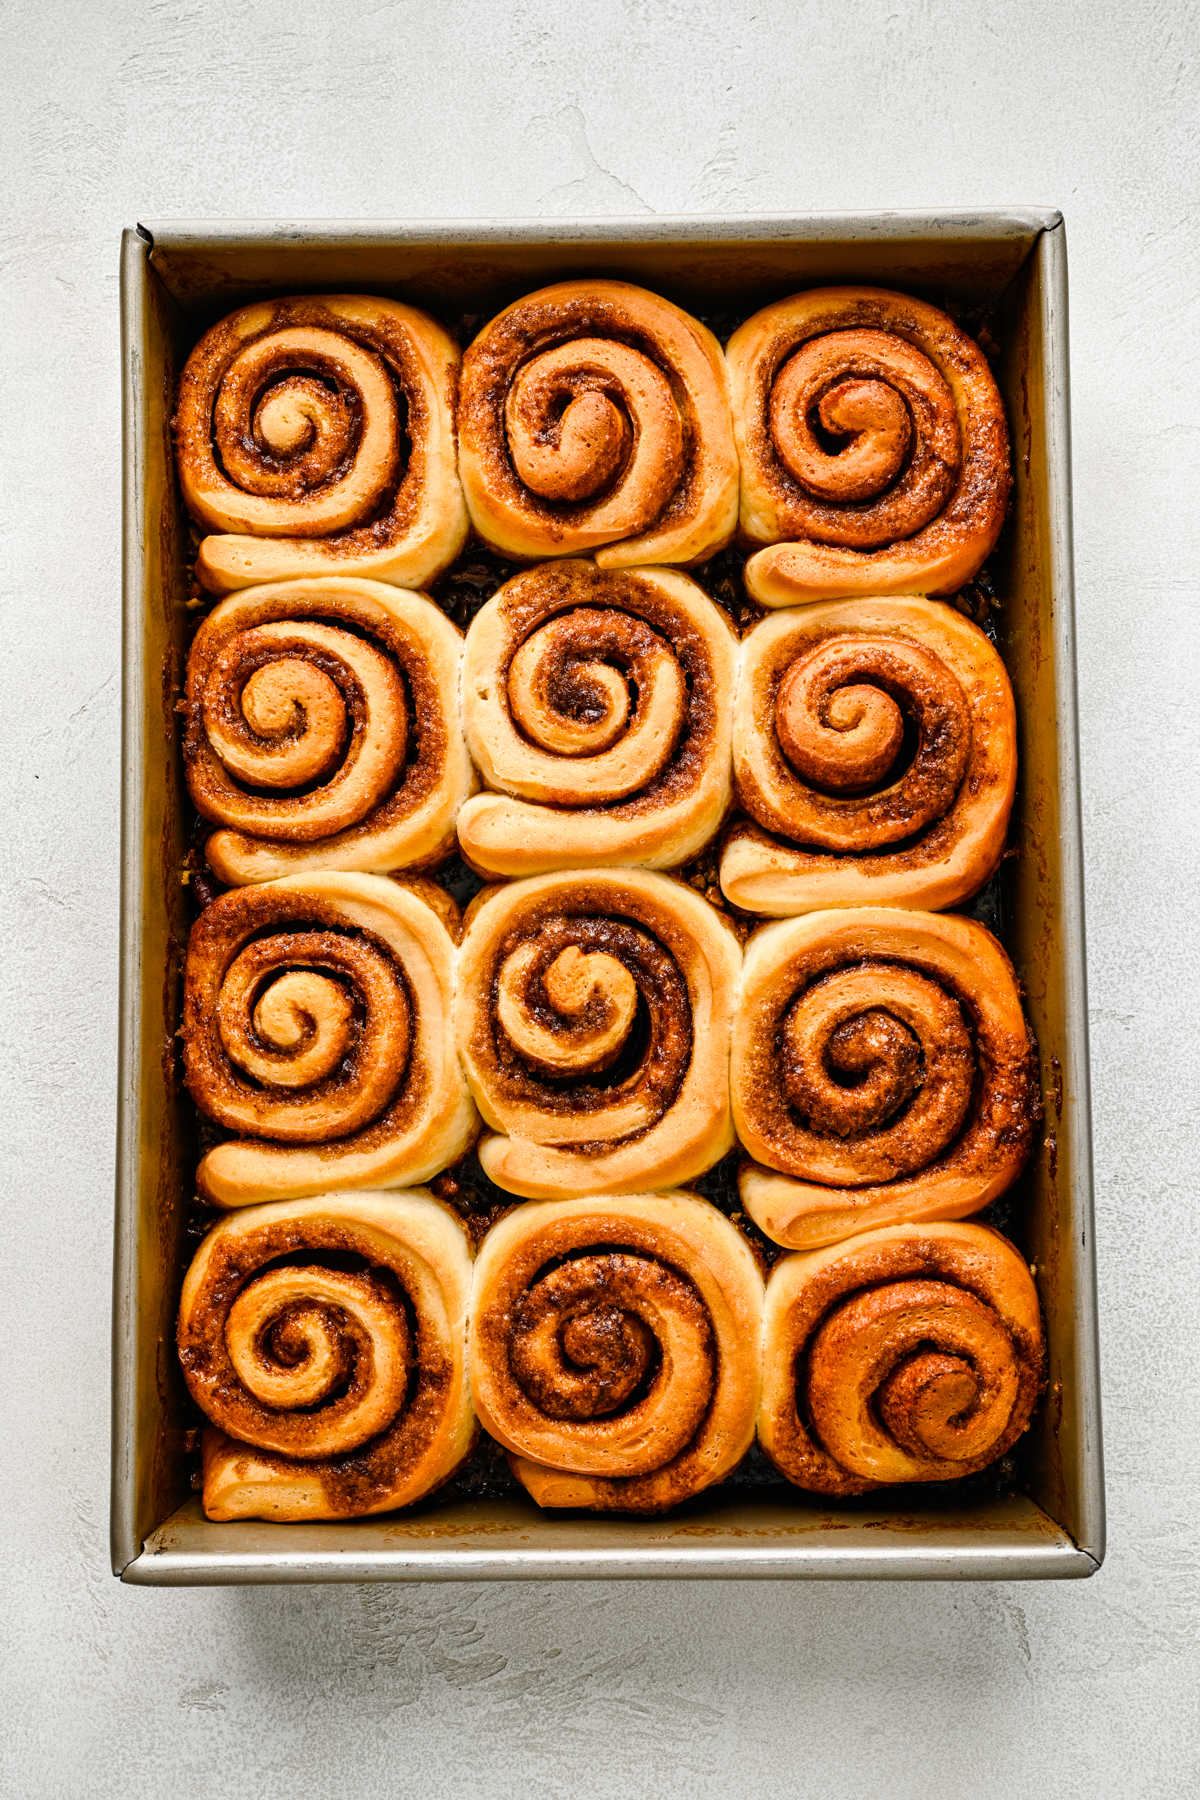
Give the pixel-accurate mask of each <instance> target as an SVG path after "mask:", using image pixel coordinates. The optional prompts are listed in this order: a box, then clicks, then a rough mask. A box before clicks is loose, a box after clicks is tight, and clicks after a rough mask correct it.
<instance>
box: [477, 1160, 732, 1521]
mask: <svg viewBox="0 0 1200 1800" xmlns="http://www.w3.org/2000/svg"><path fill="white" fill-rule="evenodd" d="M475 1271H476V1273H475V1298H474V1304H473V1307H472V1318H471V1330H470V1346H469V1351H468V1360H469V1363H470V1370H471V1385H472V1389H473V1392H474V1398H475V1406H476V1409H477V1411H478V1413H479V1417H480V1419H481V1420H482V1422H483V1424H484V1425H485V1426H486V1428H487V1430H488V1431H490V1432H491V1434H492V1436H493V1437H495V1438H498V1439H499V1441H500V1442H501V1443H502V1444H503V1445H504V1446H505V1447H506V1448H507V1449H508V1451H509V1452H510V1461H511V1464H512V1467H513V1471H514V1473H515V1474H516V1475H517V1477H518V1479H519V1480H520V1481H521V1482H522V1483H523V1484H524V1486H525V1487H526V1488H527V1489H528V1490H529V1492H530V1493H531V1494H532V1496H533V1498H534V1499H535V1500H536V1501H537V1503H538V1505H539V1506H579V1507H590V1508H592V1509H593V1510H594V1511H598V1512H627V1513H657V1512H662V1511H664V1510H665V1509H666V1508H667V1507H670V1506H674V1505H676V1504H677V1503H678V1502H679V1501H681V1500H685V1499H687V1498H688V1497H689V1496H690V1495H692V1494H696V1493H699V1492H700V1491H701V1489H703V1488H706V1487H709V1486H711V1484H712V1483H713V1482H715V1481H720V1480H721V1478H722V1477H723V1476H724V1475H727V1474H728V1473H729V1471H730V1470H731V1469H732V1468H733V1467H734V1465H735V1464H736V1463H738V1462H739V1461H740V1460H741V1458H742V1456H743V1455H744V1454H745V1452H746V1451H747V1450H748V1449H749V1447H750V1444H751V1441H752V1439H753V1436H754V1418H755V1412H756V1408H757V1404H758V1391H759V1336H760V1328H761V1320H762V1299H763V1284H762V1277H761V1276H760V1274H759V1272H758V1267H757V1265H756V1263H755V1261H754V1257H753V1255H752V1254H751V1252H750V1249H749V1247H748V1245H747V1244H746V1242H745V1240H744V1239H743V1238H742V1237H741V1236H740V1235H739V1234H738V1232H737V1231H736V1230H735V1228H734V1227H733V1226H732V1225H731V1224H730V1223H729V1221H728V1219H726V1218H725V1217H724V1215H723V1214H722V1213H719V1212H718V1211H717V1210H716V1208H715V1207H712V1206H710V1205H708V1203H707V1202H706V1201H703V1200H697V1199H694V1198H693V1197H692V1196H691V1195H688V1194H660V1195H655V1196H650V1195H643V1194H638V1195H635V1196H632V1197H630V1198H628V1199H619V1198H607V1197H606V1198H605V1199H603V1200H565V1201H560V1202H557V1203H555V1202H545V1203H542V1204H541V1205H534V1206H523V1207H521V1208H519V1209H518V1210H517V1211H516V1212H514V1213H510V1214H509V1215H508V1217H507V1218H504V1219H502V1220H501V1221H500V1223H499V1224H498V1225H496V1226H494V1227H493V1229H492V1230H491V1231H490V1232H489V1234H488V1236H487V1237H486V1239H485V1240H484V1243H483V1246H482V1248H481V1250H480V1253H479V1258H478V1261H477V1263H476V1265H475Z"/></svg>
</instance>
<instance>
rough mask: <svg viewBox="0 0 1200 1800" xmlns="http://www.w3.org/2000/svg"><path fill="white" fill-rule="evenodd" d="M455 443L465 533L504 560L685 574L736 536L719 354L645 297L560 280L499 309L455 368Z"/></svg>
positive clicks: (734, 472) (672, 310) (627, 289)
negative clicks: (573, 559) (647, 566)
mask: <svg viewBox="0 0 1200 1800" xmlns="http://www.w3.org/2000/svg"><path fill="white" fill-rule="evenodd" d="M458 430H459V466H460V469H461V473H462V482H463V487H464V489H465V492H466V496H467V505H468V507H469V508H470V513H471V520H472V523H473V524H474V526H475V529H476V531H478V533H479V535H480V536H481V537H482V538H484V539H486V541H487V542H488V543H490V544H492V545H494V546H495V547H496V548H497V549H499V550H502V551H504V552H505V553H506V554H507V555H510V556H516V557H520V558H523V559H528V560H529V561H536V560H538V559H540V558H542V557H547V556H571V555H577V554H578V553H579V552H580V551H585V550H593V549H594V550H596V560H597V562H598V563H599V564H600V565H601V566H602V567H604V568H620V567H629V566H632V565H634V564H638V563H691V562H699V561H701V560H703V559H704V558H705V557H708V556H711V555H712V554H713V553H714V552H715V551H717V550H720V549H721V548H722V547H723V546H724V545H725V544H727V543H728V542H729V540H730V538H731V537H732V535H733V531H734V527H735V525H736V523H737V495H738V465H737V454H736V451H735V449H734V444H733V431H732V426H731V422H730V415H729V389H728V381H727V377H726V372H725V359H724V357H723V356H722V354H721V348H720V345H719V344H718V343H717V341H716V339H715V338H714V337H713V336H712V333H711V332H709V331H707V330H706V329H705V327H704V326H703V325H701V324H700V323H699V321H698V320H696V319H693V318H691V317H690V316H689V315H688V314H687V313H685V312H682V311H680V309H679V307H677V306H673V305H672V304H671V302H670V301H669V300H664V299H662V298H661V296H659V295H657V294H651V293H648V292H647V291H646V290H645V289H644V288H639V287H631V286H629V285H628V284H627V283H625V282H621V281H564V282H560V283H558V284H557V285H556V286H553V287H548V288H541V289H539V290H538V291H537V292H536V293H533V294H528V295H526V296H525V298H524V299H522V300H518V301H516V302H515V303H514V304H513V305H512V306H509V307H507V308H506V309H505V311H504V312H502V313H500V314H498V315H497V317H496V318H494V319H493V320H492V321H491V323H490V324H488V325H486V326H485V327H484V329H483V330H482V331H481V332H480V334H479V336H478V337H477V338H476V339H475V341H474V343H473V344H472V345H471V346H470V348H469V349H468V351H467V353H466V355H465V356H464V358H463V368H462V383H461V388H460V393H459V406H458Z"/></svg>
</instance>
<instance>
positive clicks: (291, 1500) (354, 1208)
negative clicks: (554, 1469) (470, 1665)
mask: <svg viewBox="0 0 1200 1800" xmlns="http://www.w3.org/2000/svg"><path fill="white" fill-rule="evenodd" d="M348 1264H349V1266H347V1265H348ZM359 1264H361V1266H355V1265H359ZM470 1287H471V1251H470V1243H469V1240H468V1238H467V1235H466V1233H465V1231H464V1230H463V1227H462V1225H461V1224H460V1223H459V1221H458V1220H457V1219H456V1218H455V1217H454V1215H453V1214H452V1213H451V1212H450V1210H449V1209H448V1208H447V1207H444V1206H443V1205H442V1204H441V1202H440V1201H437V1200H435V1199H434V1198H433V1196H432V1195H431V1194H427V1193H424V1192H409V1193H403V1194H383V1193H371V1194H360V1195H347V1194H326V1195H322V1196H321V1197H319V1198H316V1199H309V1200H295V1201H287V1202H281V1203H276V1204H272V1205H268V1206H256V1207H253V1208H251V1209H248V1210H247V1211H244V1212H240V1213H238V1214H236V1215H235V1216H233V1217H231V1218H229V1219H227V1220H225V1221H223V1222H222V1223H221V1224H219V1225H218V1226H216V1227H215V1229H214V1230H212V1231H211V1232H209V1234H208V1236H207V1237H206V1238H205V1240H204V1242H203V1244H202V1245H201V1246H200V1249H199V1251H198V1252H197V1254H196V1257H195V1260H194V1261H193V1263H192V1265H191V1267H190V1269H189V1270H188V1273H187V1276H186V1277H185V1280H184V1284H183V1294H182V1298H181V1301H180V1309H179V1328H178V1345H179V1356H180V1361H181V1363H182V1365H183V1372H184V1376H185V1378H186V1380H187V1384H188V1388H189V1390H190V1392H191V1394H192V1397H193V1399H194V1400H195V1401H196V1403H197V1405H198V1406H199V1407H200V1408H201V1410H202V1411H203V1412H204V1414H205V1415H206V1417H207V1418H208V1419H209V1420H210V1421H211V1422H212V1425H213V1426H214V1427H216V1429H210V1430H207V1431H205V1433H204V1442H203V1467H204V1482H203V1501H204V1510H205V1512H206V1514H207V1515H208V1517H209V1518H210V1519H248V1518H261V1519H336V1518H348V1517H353V1516H356V1515H360V1514H364V1513H374V1512H385V1511H389V1510H391V1509H392V1508H393V1507H398V1506H407V1505H409V1504H410V1503H411V1502H413V1501H414V1500H419V1499H421V1498H422V1496H423V1495H425V1494H427V1493H429V1492H430V1491H431V1490H432V1489H433V1488H435V1487H437V1486H439V1485H440V1484H441V1483H442V1482H443V1481H445V1480H447V1479H448V1478H449V1476H450V1475H452V1474H453V1473H454V1471H455V1469H456V1468H457V1467H458V1466H459V1464H460V1463H461V1462H462V1461H463V1460H464V1458H465V1457H466V1455H467V1453H468V1452H469V1450H470V1448H471V1444H472V1441H473V1438H474V1418H473V1414H472V1410H471V1402H470V1396H469V1392H468V1388H467V1381H466V1372H465V1367H464V1354H463V1347H464V1336H465V1330H466V1317H467V1308H468V1301H469V1297H470Z"/></svg>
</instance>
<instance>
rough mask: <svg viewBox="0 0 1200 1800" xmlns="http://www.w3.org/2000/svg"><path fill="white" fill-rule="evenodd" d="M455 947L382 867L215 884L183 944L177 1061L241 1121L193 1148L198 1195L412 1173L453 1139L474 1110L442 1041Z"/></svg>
mask: <svg viewBox="0 0 1200 1800" xmlns="http://www.w3.org/2000/svg"><path fill="white" fill-rule="evenodd" d="M453 957H454V950H453V945H452V942H451V939H450V936H449V934H448V932H447V930H446V927H445V925H444V924H443V922H442V920H441V919H440V918H439V917H438V916H437V914H436V913H435V912H434V911H433V910H432V909H431V908H430V907H428V906H427V905H425V904H424V902H423V901H422V900H421V899H420V898H419V897H418V896H417V894H416V893H414V892H413V891H411V890H409V889H406V888H403V887H400V886H398V885H397V884H396V883H395V882H392V881H387V880H385V879H383V878H382V877H379V876H374V875H354V874H336V875H335V874H320V875H310V876H303V875H292V876H286V877H284V878H283V879H282V880H279V881H271V882H264V883H262V884H261V885H260V886H257V887H249V888H240V889H234V890H233V891H231V892H230V893H227V894H223V895H222V896H221V897H220V898H219V899H217V900H214V901H213V903H212V904H211V905H210V906H208V907H207V908H206V909H205V911H204V912H203V913H202V914H201V915H200V918H199V919H198V920H197V922H196V924H195V925H194V926H193V928H192V934H191V939H190V942H189V945H188V956H187V966H186V971H185V979H184V1011H183V1049H184V1072H185V1076H186V1080H187V1085H188V1088H189V1090H190V1092H191V1095H192V1098H193V1100H194V1101H195V1102H196V1105H197V1106H198V1107H199V1108H200V1110H201V1112H203V1113H204V1114H206V1115H207V1117H209V1118H211V1119H214V1120H216V1121H217V1122H218V1123H219V1124H221V1125H223V1126H224V1127H225V1128H226V1129H227V1130H229V1131H231V1132H233V1133H235V1134H237V1135H236V1136H235V1137H234V1138H232V1139H231V1140H230V1141H229V1142H226V1143H221V1144H218V1145H216V1146H215V1148H213V1149H211V1150H209V1151H207V1152H206V1154H205V1155H204V1156H203V1157H202V1158H201V1162H200V1167H199V1169H198V1171H197V1177H196V1179H197V1185H198V1187H199V1189H200V1192H201V1193H202V1194H203V1195H204V1197H205V1198H206V1199H208V1200H210V1201H211V1202H213V1203H214V1204H215V1205H218V1206H246V1205H250V1204H253V1203H254V1202H256V1201H260V1200H265V1199H268V1198H271V1197H275V1196H279V1197H283V1196H296V1195H302V1194H313V1193H320V1192H322V1191H323V1190H324V1189H326V1188H328V1187H329V1186H330V1184H331V1183H334V1182H336V1184H337V1185H338V1186H339V1187H346V1188H354V1187H376V1186H380V1185H383V1186H392V1187H411V1186H414V1185H415V1184H417V1183H418V1182H421V1181H424V1180H427V1179H428V1178H429V1177H430V1176H431V1175H434V1174H436V1173H437V1172H438V1171H439V1170H440V1169H443V1168H445V1166H446V1165H447V1164H448V1163H450V1162H452V1161H453V1160H454V1158H455V1157H456V1156H459V1155H461V1154H462V1152H463V1151H464V1150H465V1149H466V1147H467V1145H468V1144H469V1142H470V1140H471V1137H472V1135H473V1133H474V1130H475V1113H474V1109H473V1107H472V1105H471V1102H470V1098H469V1096H468V1094H467V1090H466V1084H465V1082H464V1080H463V1076H462V1072H461V1070H460V1068H459V1066H458V1062H457V1059H456V1058H455V1055H454V1047H453V1043H452V1041H451V1032H450V1013H451V1000H452V994H453V986H454V980H453Z"/></svg>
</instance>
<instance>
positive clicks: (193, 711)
mask: <svg viewBox="0 0 1200 1800" xmlns="http://www.w3.org/2000/svg"><path fill="white" fill-rule="evenodd" d="M461 649H462V640H461V638H460V636H459V633H458V631H457V630H456V628H455V627H454V626H453V625H452V624H451V623H450V621H449V619H447V618H446V616H445V614H444V613H442V612H440V611H439V609H438V608H437V607H436V606H434V605H433V604H432V602H431V601H429V600H425V599H423V598H422V597H421V596H420V595H419V594H409V593H405V592H404V591H403V590H401V589H399V588H394V587H388V586H385V585H384V584H383V583H382V582H377V581H354V580H348V579H345V578H332V577H330V578H326V579H325V580H323V581H285V582H280V583H278V584H277V585H274V586H269V587H258V588H249V589H247V590H246V591H245V592H243V593H240V594H234V595H231V596H230V597H229V598H228V599H227V600H223V601H221V603H220V604H219V605H218V606H216V607H214V609H213V611H212V612H211V613H210V614H209V616H208V617H207V618H206V619H205V620H204V622H203V624H202V625H201V626H200V629H199V631H198V632H197V633H196V636H195V639H194V640H193V643H192V649H191V654H190V656H189V658H188V679H187V727H186V734H185V737H184V762H185V766H186V769H187V780H188V787H189V789H190V791H191V795H192V800H193V802H194V803H195V806H196V810H197V812H199V813H200V815H201V816H202V817H203V818H205V819H208V820H211V821H212V822H213V823H214V824H215V825H217V826H218V827H219V829H218V830H216V831H215V832H213V834H212V835H211V837H210V838H209V839H208V843H207V845H206V854H207V857H208V861H209V863H210V865H211V866H212V868H213V870H214V871H215V872H216V874H217V875H218V876H219V877H220V879H221V880H222V881H226V882H230V883H242V882H248V881H266V880H269V879H271V878H272V877H273V876H277V875H287V874H290V873H292V872H293V871H299V870H309V869H360V870H368V871H369V870H376V871H379V872H380V873H384V872H386V871H389V870H393V869H416V868H422V867H424V866H426V865H428V864H430V863H433V862H436V861H437V860H438V859H439V858H440V857H441V856H443V855H444V854H445V853H446V851H447V850H449V849H450V848H451V847H452V846H453V843H454V824H455V819H456V817H457V814H458V809H459V807H460V806H461V805H462V803H463V801H464V800H465V799H466V797H467V795H468V794H469V793H470V792H471V788H472V785H473V777H472V773H471V765H470V761H469V759H468V756H467V752H466V746H465V745H464V743H463V740H462V731H461V721H460V716H459V699H458V673H459V658H460V653H461Z"/></svg>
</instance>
